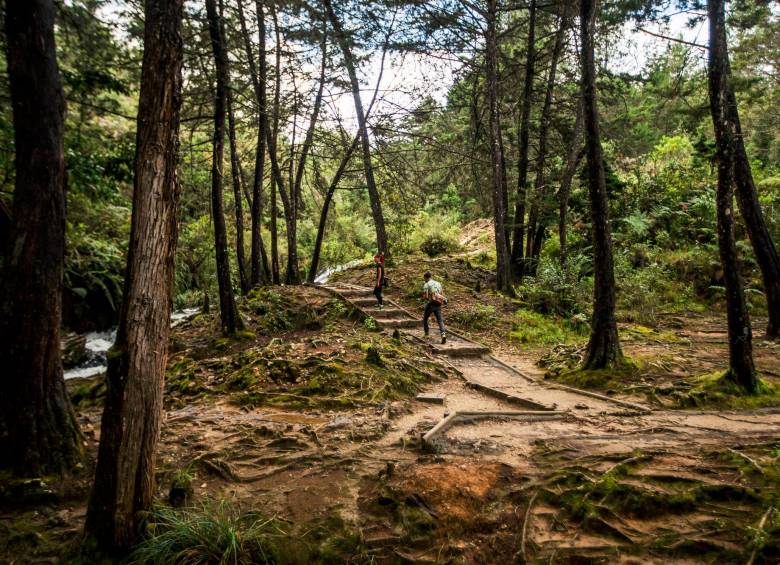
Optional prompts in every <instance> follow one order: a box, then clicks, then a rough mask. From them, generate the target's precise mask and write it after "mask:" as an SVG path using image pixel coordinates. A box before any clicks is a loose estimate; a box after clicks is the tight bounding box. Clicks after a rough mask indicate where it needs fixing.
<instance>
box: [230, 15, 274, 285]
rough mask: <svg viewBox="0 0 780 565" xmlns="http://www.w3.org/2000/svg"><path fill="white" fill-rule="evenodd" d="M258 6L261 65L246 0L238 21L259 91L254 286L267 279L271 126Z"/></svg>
mask: <svg viewBox="0 0 780 565" xmlns="http://www.w3.org/2000/svg"><path fill="white" fill-rule="evenodd" d="M255 5H256V7H257V27H258V37H259V40H260V45H259V48H258V64H259V71H258V65H256V64H255V57H254V52H253V49H252V40H251V36H250V33H249V29H248V27H247V25H246V16H245V15H244V6H243V0H238V2H237V6H238V21H239V25H240V27H241V37H242V38H243V40H244V51H245V53H246V58H247V66H248V68H249V76H250V78H251V80H252V87H253V90H254V92H255V100H256V102H257V111H258V119H257V145H256V146H255V174H254V178H253V181H252V241H251V248H252V254H251V258H250V262H251V280H250V282H251V285H252V286H258V285H260V284H263V283H264V282H265V281H266V280H267V279H268V276H267V271H268V267H267V263H268V260H267V259H264V257H265V246H264V245H263V235H262V226H263V176H264V174H265V140H266V137H267V136H266V130H267V129H268V111H267V107H266V75H267V65H266V62H265V14H264V12H263V4H262V2H259V1H258V2H256V3H255Z"/></svg>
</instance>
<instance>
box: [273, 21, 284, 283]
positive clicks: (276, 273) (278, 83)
mask: <svg viewBox="0 0 780 565" xmlns="http://www.w3.org/2000/svg"><path fill="white" fill-rule="evenodd" d="M271 14H272V17H273V21H274V34H275V35H276V53H275V60H276V64H275V66H274V68H275V70H276V75H275V76H274V81H275V82H274V106H273V116H274V118H273V120H274V121H273V129H272V131H271V136H272V137H273V140H274V147H275V146H276V142H277V141H278V140H279V112H280V102H281V93H282V73H281V69H282V49H281V47H280V46H281V33H280V32H279V20H278V18H277V17H276V9H275V8H274V7H273V5H272V6H271ZM278 188H279V187H277V186H276V177H275V176H273V175H271V280H272V281H273V283H274V284H280V283H281V282H282V278H281V274H280V266H279V227H278V225H277V223H278V218H279V200H278V197H277V194H276V191H277V190H278Z"/></svg>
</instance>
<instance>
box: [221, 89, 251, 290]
mask: <svg viewBox="0 0 780 565" xmlns="http://www.w3.org/2000/svg"><path fill="white" fill-rule="evenodd" d="M227 111H228V140H229V142H230V174H231V177H232V179H233V199H234V200H235V211H236V261H238V277H239V281H240V284H241V292H242V293H243V294H246V293H247V292H249V289H250V288H251V284H250V280H249V274H248V273H247V269H246V257H245V256H244V206H243V204H242V203H241V192H242V188H241V184H242V178H241V177H242V175H241V162H240V160H239V157H238V147H237V146H236V119H235V115H234V113H233V90H232V87H228V91H227Z"/></svg>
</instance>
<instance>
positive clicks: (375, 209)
mask: <svg viewBox="0 0 780 565" xmlns="http://www.w3.org/2000/svg"><path fill="white" fill-rule="evenodd" d="M323 4H324V5H325V9H326V10H327V13H328V18H329V19H330V22H331V25H332V26H333V32H334V34H335V36H336V40H337V41H338V43H339V47H340V48H341V53H342V55H343V57H344V66H345V67H346V68H347V74H348V75H349V82H350V86H351V88H352V98H353V99H354V101H355V114H356V115H357V120H358V127H359V128H360V141H361V144H362V146H361V147H362V150H363V169H364V171H365V175H366V186H367V187H368V199H369V201H370V203H371V214H372V216H373V218H374V227H375V229H376V244H377V248H378V250H379V252H381V253H384V254H385V255H388V254H389V250H388V248H387V232H386V231H385V217H384V215H383V213H382V202H381V199H380V197H379V190H378V189H377V186H376V181H375V179H374V167H373V165H372V164H371V138H369V136H368V127H367V126H366V115H365V112H364V111H363V102H362V100H361V98H360V83H359V82H358V78H357V72H356V70H355V61H354V59H353V57H352V50H351V49H350V47H349V41H348V39H347V36H346V34H345V33H344V29H343V28H342V26H341V22H340V21H339V19H338V17H337V16H336V12H334V11H333V4H332V2H331V0H323Z"/></svg>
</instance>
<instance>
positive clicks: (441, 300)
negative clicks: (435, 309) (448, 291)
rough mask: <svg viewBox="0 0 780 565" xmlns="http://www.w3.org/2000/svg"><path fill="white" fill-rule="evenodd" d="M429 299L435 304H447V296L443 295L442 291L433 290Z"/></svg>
mask: <svg viewBox="0 0 780 565" xmlns="http://www.w3.org/2000/svg"><path fill="white" fill-rule="evenodd" d="M431 300H433V301H434V302H435V303H436V304H447V297H446V296H444V293H443V292H434V293H433V294H432V295H431Z"/></svg>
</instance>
